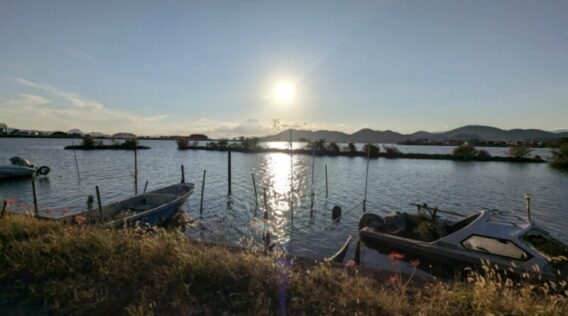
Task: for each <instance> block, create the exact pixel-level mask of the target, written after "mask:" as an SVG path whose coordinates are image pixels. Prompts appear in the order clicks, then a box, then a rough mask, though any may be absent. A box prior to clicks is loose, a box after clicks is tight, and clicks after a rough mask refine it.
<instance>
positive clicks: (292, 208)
mask: <svg viewBox="0 0 568 316" xmlns="http://www.w3.org/2000/svg"><path fill="white" fill-rule="evenodd" d="M293 193H294V147H293V144H292V130H290V216H291V217H292V221H294V199H293Z"/></svg>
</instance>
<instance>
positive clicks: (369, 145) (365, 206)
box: [363, 144, 371, 212]
mask: <svg viewBox="0 0 568 316" xmlns="http://www.w3.org/2000/svg"><path fill="white" fill-rule="evenodd" d="M370 156H371V144H367V171H366V173H365V198H364V199H363V212H366V211H367V184H368V183H369V158H370Z"/></svg>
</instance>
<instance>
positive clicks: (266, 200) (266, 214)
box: [264, 186, 268, 219]
mask: <svg viewBox="0 0 568 316" xmlns="http://www.w3.org/2000/svg"><path fill="white" fill-rule="evenodd" d="M264 219H268V199H267V198H266V186H264Z"/></svg>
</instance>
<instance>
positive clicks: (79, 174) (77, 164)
mask: <svg viewBox="0 0 568 316" xmlns="http://www.w3.org/2000/svg"><path fill="white" fill-rule="evenodd" d="M71 147H73V156H74V157H75V167H76V168H77V176H79V181H81V173H80V172H79V163H78V162H77V153H76V152H75V145H74V144H73V142H71Z"/></svg>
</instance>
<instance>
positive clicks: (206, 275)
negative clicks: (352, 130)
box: [0, 215, 568, 315]
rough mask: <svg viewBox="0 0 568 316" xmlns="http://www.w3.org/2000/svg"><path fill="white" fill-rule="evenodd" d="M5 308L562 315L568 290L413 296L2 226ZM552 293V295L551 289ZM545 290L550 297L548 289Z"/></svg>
mask: <svg viewBox="0 0 568 316" xmlns="http://www.w3.org/2000/svg"><path fill="white" fill-rule="evenodd" d="M0 285H1V288H2V289H3V295H4V296H5V297H3V298H2V299H3V300H4V299H11V300H13V301H17V302H19V303H21V304H24V305H29V306H37V305H38V304H39V305H41V306H45V308H46V309H48V310H50V311H51V312H54V313H61V314H74V315H87V314H88V315H100V314H108V315H151V314H176V315H178V314H182V315H193V314H212V315H219V314H231V315H233V314H241V315H273V314H274V315H277V314H280V312H281V311H285V312H286V313H287V314H288V315H419V314H422V315H485V314H490V313H491V314H514V315H535V314H543V315H560V314H564V315H565V314H567V313H568V303H567V300H566V292H565V289H566V283H565V282H564V283H562V282H560V283H554V285H552V284H546V285H545V286H543V285H538V286H537V285H532V284H529V283H523V282H518V281H515V282H513V281H511V280H509V279H506V278H501V277H500V276H497V275H492V274H489V275H488V276H483V277H482V276H481V275H478V274H474V275H472V276H471V277H470V279H469V281H466V282H451V283H442V282H439V283H433V284H427V285H421V286H409V287H408V288H403V289H402V288H400V287H395V286H393V285H392V284H390V283H389V282H388V280H380V279H375V278H371V277H367V276H364V275H362V274H361V273H359V271H358V270H357V269H356V268H342V267H333V266H330V265H329V264H325V263H315V264H313V265H306V264H302V265H297V264H293V263H290V261H289V260H288V259H286V258H282V257H274V256H266V255H263V254H262V253H257V252H254V251H236V250H234V249H230V248H225V247H220V246H208V245H204V244H200V243H195V242H189V241H187V239H186V238H185V236H184V235H183V234H180V233H177V232H172V231H158V232H155V231H153V232H149V233H148V232H146V233H142V232H140V231H137V230H135V229H123V230H113V229H104V228H100V227H96V226H87V227H79V226H70V225H65V224H62V223H58V222H51V221H43V220H36V219H33V218H31V217H28V216H21V215H8V216H4V217H3V218H0ZM552 287H554V291H552V290H550V289H552ZM547 289H548V290H547Z"/></svg>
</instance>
